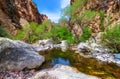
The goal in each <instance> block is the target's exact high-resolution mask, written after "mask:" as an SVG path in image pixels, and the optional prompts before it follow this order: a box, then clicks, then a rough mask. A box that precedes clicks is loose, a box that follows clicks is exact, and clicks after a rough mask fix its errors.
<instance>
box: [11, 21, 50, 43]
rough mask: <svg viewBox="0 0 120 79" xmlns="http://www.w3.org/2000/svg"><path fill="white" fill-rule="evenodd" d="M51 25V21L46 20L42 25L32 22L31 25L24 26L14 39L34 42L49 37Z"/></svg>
mask: <svg viewBox="0 0 120 79" xmlns="http://www.w3.org/2000/svg"><path fill="white" fill-rule="evenodd" d="M50 26H51V22H50V21H45V22H43V23H42V24H41V25H39V24H37V23H35V22H31V23H30V24H29V26H24V28H23V29H22V30H18V33H17V35H16V36H15V37H14V38H13V39H17V40H23V41H26V42H29V43H33V42H35V41H37V40H40V39H45V38H48V37H49V36H50V33H49V27H50Z"/></svg>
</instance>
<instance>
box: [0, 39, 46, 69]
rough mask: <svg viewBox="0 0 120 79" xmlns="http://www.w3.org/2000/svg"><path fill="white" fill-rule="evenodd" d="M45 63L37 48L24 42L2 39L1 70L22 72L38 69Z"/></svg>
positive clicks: (0, 48)
mask: <svg viewBox="0 0 120 79" xmlns="http://www.w3.org/2000/svg"><path fill="white" fill-rule="evenodd" d="M44 61H45V58H44V57H43V56H41V55H39V54H38V53H37V52H36V50H35V48H34V47H33V46H31V45H30V44H27V43H25V42H22V41H17V40H11V39H8V38H0V69H1V70H22V69H24V68H29V69H31V68H36V67H38V66H40V65H41V64H42V63H43V62H44Z"/></svg>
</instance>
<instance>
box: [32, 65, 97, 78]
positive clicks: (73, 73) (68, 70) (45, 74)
mask: <svg viewBox="0 0 120 79" xmlns="http://www.w3.org/2000/svg"><path fill="white" fill-rule="evenodd" d="M32 79H99V78H97V77H95V76H90V75H86V74H83V73H81V72H78V71H77V70H76V69H75V68H72V67H70V66H64V65H55V66H54V67H53V68H51V69H46V70H42V71H40V72H39V73H37V74H36V75H35V76H34V77H33V78H32Z"/></svg>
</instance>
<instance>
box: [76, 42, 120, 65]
mask: <svg viewBox="0 0 120 79" xmlns="http://www.w3.org/2000/svg"><path fill="white" fill-rule="evenodd" d="M83 51H86V52H88V54H90V55H92V57H95V58H97V59H98V60H100V61H104V62H113V63H116V64H117V65H120V54H113V53H111V50H110V49H107V48H105V47H103V46H101V45H98V44H96V43H94V42H93V43H90V42H85V43H84V42H81V43H79V45H78V46H77V53H79V54H80V55H82V56H84V57H86V55H83V53H82V52H83ZM87 57H88V56H87ZM87 57H86V58H87ZM89 57H91V56H89Z"/></svg>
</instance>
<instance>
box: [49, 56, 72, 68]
mask: <svg viewBox="0 0 120 79" xmlns="http://www.w3.org/2000/svg"><path fill="white" fill-rule="evenodd" d="M56 64H63V65H68V66H70V61H69V60H68V59H64V58H61V57H58V58H54V59H52V62H51V65H52V66H54V65H56Z"/></svg>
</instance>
